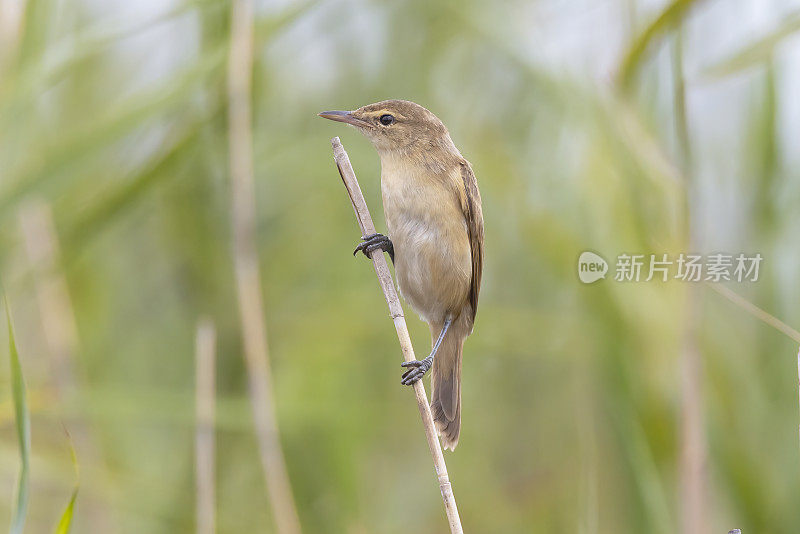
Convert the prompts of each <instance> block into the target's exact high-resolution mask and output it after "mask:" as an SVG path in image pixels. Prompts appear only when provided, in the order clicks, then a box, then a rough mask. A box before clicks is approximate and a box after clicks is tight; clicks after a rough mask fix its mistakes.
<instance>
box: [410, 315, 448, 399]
mask: <svg viewBox="0 0 800 534" xmlns="http://www.w3.org/2000/svg"><path fill="white" fill-rule="evenodd" d="M451 322H453V320H452V318H451V317H448V318H447V319H445V321H444V326H442V331H441V332H440V333H439V337H438V338H437V339H436V343H434V344H433V348H432V349H431V353H430V354H429V355H428V357H427V358H425V359H423V360H412V361H410V362H403V363H401V364H400V365H401V366H402V367H410V369H409V370H408V371H406V372H405V373H403V376H402V380H401V381H400V383H401V384H403V385H404V386H410V385H412V384H414V382H416V381H417V380H419V379H420V378H422V377H423V376H424V375H425V373H427V372H428V369H430V368H431V366H433V358H434V357H435V356H436V352H437V351H438V350H439V345H441V344H442V340H443V339H444V336H445V334H447V329H448V328H450V323H451Z"/></svg>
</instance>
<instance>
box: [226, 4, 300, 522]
mask: <svg viewBox="0 0 800 534" xmlns="http://www.w3.org/2000/svg"><path fill="white" fill-rule="evenodd" d="M252 76H253V2H252V0H234V2H233V10H232V13H231V46H230V55H229V58H228V120H229V128H228V133H229V136H228V141H229V158H230V176H231V198H232V206H231V216H232V217H233V221H232V226H233V259H234V268H235V273H236V291H237V295H238V302H239V314H240V319H241V324H242V337H243V343H244V356H245V362H246V365H247V374H248V385H249V391H250V400H251V403H252V409H253V417H254V420H255V427H256V434H257V438H258V445H259V452H260V456H261V463H262V466H263V468H264V477H265V478H266V483H267V491H268V492H269V498H270V503H271V505H272V511H273V514H274V516H275V522H276V524H277V527H278V532H279V533H280V534H299V532H300V521H299V519H298V516H297V510H296V508H295V504H294V498H293V497H292V491H291V487H290V485H289V476H288V473H287V471H286V464H285V462H284V456H283V451H282V450H281V444H280V438H279V436H280V434H279V433H278V421H277V416H276V410H275V402H274V398H273V395H274V394H273V388H272V375H271V372H270V364H269V351H268V345H267V330H266V326H265V316H264V303H263V300H262V296H261V279H260V275H259V267H258V254H257V250H256V243H255V200H254V197H255V184H254V177H253V132H252V121H251V113H252V110H251V96H252V95H251V84H252Z"/></svg>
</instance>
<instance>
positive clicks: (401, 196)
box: [381, 164, 472, 322]
mask: <svg viewBox="0 0 800 534" xmlns="http://www.w3.org/2000/svg"><path fill="white" fill-rule="evenodd" d="M381 193H382V197H383V209H384V215H385V217H386V224H387V226H388V229H389V237H390V238H391V240H392V242H393V244H394V251H395V272H396V274H397V282H398V285H399V286H400V291H401V292H402V294H403V296H404V297H405V298H406V300H407V301H408V302H409V303H410V304H411V305H412V307H413V308H414V309H415V310H416V311H417V313H419V314H420V315H421V316H422V317H423V319H425V320H426V321H428V322H440V321H442V320H443V319H444V318H445V317H446V316H447V315H448V314H457V313H459V312H460V310H461V308H462V307H463V306H464V303H465V302H466V300H467V295H468V293H469V285H470V280H471V274H472V273H471V269H472V258H471V251H470V246H469V237H468V233H467V227H466V222H465V219H464V215H463V213H462V211H461V206H460V204H459V201H458V197H457V195H456V192H455V191H454V189H453V184H452V183H451V182H449V181H448V177H447V176H441V175H436V174H431V173H426V172H425V170H424V169H419V168H415V167H414V166H403V165H397V166H395V165H386V164H383V166H382V172H381Z"/></svg>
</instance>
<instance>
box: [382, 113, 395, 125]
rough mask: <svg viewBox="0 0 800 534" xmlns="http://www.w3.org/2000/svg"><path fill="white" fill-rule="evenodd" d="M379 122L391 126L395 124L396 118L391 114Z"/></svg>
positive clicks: (383, 116)
mask: <svg viewBox="0 0 800 534" xmlns="http://www.w3.org/2000/svg"><path fill="white" fill-rule="evenodd" d="M379 120H380V121H381V124H383V125H384V126H389V125H390V124H392V123H393V122H394V117H393V116H391V115H389V114H386V115H381V118H380V119H379Z"/></svg>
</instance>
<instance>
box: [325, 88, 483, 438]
mask: <svg viewBox="0 0 800 534" xmlns="http://www.w3.org/2000/svg"><path fill="white" fill-rule="evenodd" d="M319 115H320V116H321V117H324V118H326V119H331V120H334V121H339V122H344V123H347V124H351V125H353V126H355V127H356V128H357V129H358V130H359V131H360V132H361V133H362V134H364V135H365V136H366V137H367V138H368V139H369V140H370V141H371V142H372V144H373V145H374V146H375V148H376V149H377V151H378V154H379V155H380V158H381V193H382V197H383V212H384V215H385V218H386V224H387V225H388V227H389V237H386V236H384V235H381V234H374V235H369V236H364V237H363V238H362V242H361V244H359V245H358V247H357V248H356V250H355V251H354V252H353V253H354V254H355V253H357V252H358V251H359V250H361V251H362V252H364V254H365V255H367V256H368V255H369V253H371V252H372V251H374V250H378V249H381V250H385V251H387V252H388V253H389V256H390V257H391V258H392V262H393V263H394V266H395V273H396V275H397V282H398V285H399V287H400V293H401V294H402V295H403V297H405V299H406V300H407V301H408V302H409V303H410V304H411V306H412V307H413V308H414V310H415V311H416V312H417V313H419V314H420V316H421V317H422V319H423V320H425V322H427V323H428V325H429V326H430V330H431V345H432V346H433V348H432V349H431V353H430V355H429V356H428V357H427V358H425V359H423V360H419V361H413V362H404V363H403V364H401V365H402V366H403V367H407V368H409V369H408V370H407V371H406V372H405V373H404V374H403V377H402V383H403V384H406V385H411V384H413V383H414V382H416V381H417V380H419V379H420V378H422V376H423V375H424V374H425V373H426V372H427V371H428V369H431V366H432V367H433V370H432V371H431V376H432V378H431V383H432V390H431V411H432V412H433V419H434V421H435V422H436V427H437V429H438V430H439V435H440V436H441V437H442V442H443V444H444V446H445V448H450V449H451V450H454V449H455V447H456V445H457V444H458V436H459V432H460V430H461V357H462V350H463V345H464V340H465V339H466V337H467V336H468V335H470V334H471V333H472V326H473V324H474V322H475V312H476V310H477V307H478V293H479V291H480V287H481V272H482V270H483V212H482V211H481V196H480V193H479V192H478V183H477V181H476V180H475V175H474V174H473V172H472V167H471V166H470V164H469V162H468V161H467V160H466V159H464V157H463V156H462V155H461V153H460V152H459V151H458V149H457V148H456V147H455V145H454V144H453V141H452V140H451V139H450V134H449V132H448V131H447V128H445V126H444V124H442V121H440V120H439V119H438V118H437V117H436V115H434V114H433V113H431V112H430V111H428V110H427V109H425V108H424V107H422V106H420V105H418V104H415V103H414V102H409V101H406V100H386V101H383V102H377V103H375V104H370V105H368V106H364V107H362V108H359V109H357V110H355V111H325V112H322V113H320V114H319ZM368 257H369V256H368Z"/></svg>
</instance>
